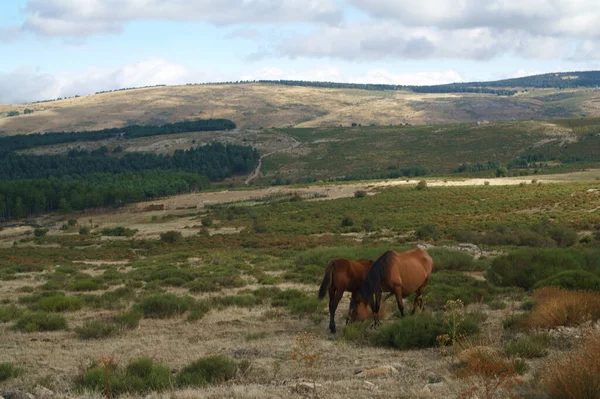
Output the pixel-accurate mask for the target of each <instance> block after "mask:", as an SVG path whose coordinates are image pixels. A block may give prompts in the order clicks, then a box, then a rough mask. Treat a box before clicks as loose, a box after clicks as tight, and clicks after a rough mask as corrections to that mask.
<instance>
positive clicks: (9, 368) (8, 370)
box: [0, 363, 23, 382]
mask: <svg viewBox="0 0 600 399" xmlns="http://www.w3.org/2000/svg"><path fill="white" fill-rule="evenodd" d="M22 373H23V370H22V369H20V368H18V367H15V366H13V365H12V364H11V363H0V382H2V381H6V380H8V379H9V378H13V377H18V376H19V375H21V374H22Z"/></svg>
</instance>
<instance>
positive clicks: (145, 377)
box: [76, 358, 173, 397]
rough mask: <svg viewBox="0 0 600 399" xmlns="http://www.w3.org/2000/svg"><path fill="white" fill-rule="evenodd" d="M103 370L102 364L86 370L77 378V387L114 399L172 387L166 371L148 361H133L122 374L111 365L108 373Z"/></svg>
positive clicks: (162, 367) (168, 372) (163, 367)
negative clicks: (122, 395)
mask: <svg viewBox="0 0 600 399" xmlns="http://www.w3.org/2000/svg"><path fill="white" fill-rule="evenodd" d="M105 367H106V366H105V365H103V364H102V365H94V366H93V367H91V368H89V369H87V370H86V371H85V372H84V373H83V374H82V375H80V376H79V377H78V378H77V380H76V385H77V387H78V388H80V389H85V390H89V391H95V392H100V393H103V394H105V395H106V396H114V397H116V396H119V395H121V394H124V393H130V394H135V393H137V394H147V393H149V392H160V391H164V390H166V389H169V388H171V387H172V385H173V384H172V380H171V371H170V370H169V368H168V367H166V366H164V365H161V364H158V363H155V362H154V361H153V360H152V359H149V358H141V359H136V360H132V361H131V362H129V364H128V365H127V367H126V368H125V369H124V370H123V369H122V368H119V367H118V366H117V365H115V364H112V365H109V366H108V367H109V370H108V372H107V370H106V369H105ZM107 375H108V381H107V380H106V377H107ZM107 387H108V390H109V392H106V389H107Z"/></svg>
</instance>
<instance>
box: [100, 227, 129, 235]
mask: <svg viewBox="0 0 600 399" xmlns="http://www.w3.org/2000/svg"><path fill="white" fill-rule="evenodd" d="M137 232H138V230H137V229H129V228H126V227H122V226H117V227H115V228H113V229H111V228H106V229H102V230H101V234H102V235H103V236H113V237H133V236H134V235H135V233H137Z"/></svg>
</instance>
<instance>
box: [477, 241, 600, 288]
mask: <svg viewBox="0 0 600 399" xmlns="http://www.w3.org/2000/svg"><path fill="white" fill-rule="evenodd" d="M565 270H585V271H589V272H592V273H595V274H598V273H599V272H600V253H599V252H598V251H589V250H585V251H584V250H576V249H558V248H553V249H520V250H517V251H513V252H510V253H509V254H508V255H502V256H498V257H497V258H495V259H494V260H493V261H492V264H491V266H490V269H489V270H488V272H487V273H486V278H487V280H488V281H490V282H491V283H492V284H496V285H500V286H504V287H508V286H516V287H521V288H525V289H531V288H532V287H533V286H534V285H535V284H536V283H537V282H538V281H541V280H544V279H546V278H548V277H550V276H553V275H555V274H558V273H560V272H563V271H565Z"/></svg>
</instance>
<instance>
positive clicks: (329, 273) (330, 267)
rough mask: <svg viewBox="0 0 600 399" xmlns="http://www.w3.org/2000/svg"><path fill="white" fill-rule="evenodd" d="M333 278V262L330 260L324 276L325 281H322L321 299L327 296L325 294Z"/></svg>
mask: <svg viewBox="0 0 600 399" xmlns="http://www.w3.org/2000/svg"><path fill="white" fill-rule="evenodd" d="M332 280H333V263H332V262H329V264H328V265H327V268H325V275H324V276H323V282H322V283H321V287H320V288H319V299H323V298H325V294H326V293H327V290H328V289H329V287H330V286H331V281H332Z"/></svg>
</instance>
